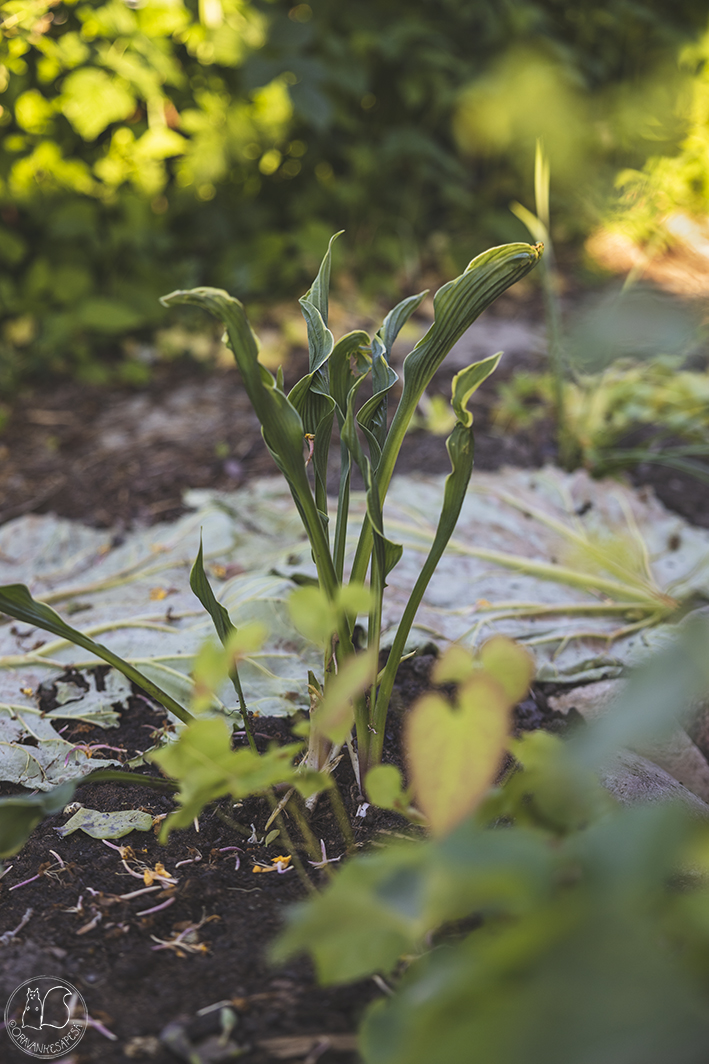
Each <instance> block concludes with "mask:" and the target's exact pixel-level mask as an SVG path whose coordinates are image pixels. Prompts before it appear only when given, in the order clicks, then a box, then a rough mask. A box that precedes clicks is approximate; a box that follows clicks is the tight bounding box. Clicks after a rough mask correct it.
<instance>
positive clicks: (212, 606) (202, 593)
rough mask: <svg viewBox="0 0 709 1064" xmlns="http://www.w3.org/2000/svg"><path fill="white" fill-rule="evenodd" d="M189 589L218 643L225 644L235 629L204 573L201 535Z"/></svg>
mask: <svg viewBox="0 0 709 1064" xmlns="http://www.w3.org/2000/svg"><path fill="white" fill-rule="evenodd" d="M190 587H191V588H192V590H193V592H194V593H195V595H196V596H197V598H198V599H199V601H200V602H201V603H202V605H203V606H204V608H205V610H206V611H207V613H208V614H209V616H210V617H211V618H212V620H213V622H214V627H215V628H216V630H217V635H218V636H219V639H220V641H221V642H222V643H225V642H226V641H227V639H228V638H229V636H230V635H231V633H232V632H235V631H236V629H235V627H234V625H233V624H232V623H231V619H230V617H229V614H228V613H227V611H226V609H225V607H224V606H222V604H221V602H217V599H216V596H215V594H214V592H213V591H212V588H211V585H210V583H209V580H207V574H206V573H205V571H204V554H203V549H202V535H201V533H200V537H199V552H198V554H197V557H196V558H195V562H194V565H193V566H192V571H191V572H190Z"/></svg>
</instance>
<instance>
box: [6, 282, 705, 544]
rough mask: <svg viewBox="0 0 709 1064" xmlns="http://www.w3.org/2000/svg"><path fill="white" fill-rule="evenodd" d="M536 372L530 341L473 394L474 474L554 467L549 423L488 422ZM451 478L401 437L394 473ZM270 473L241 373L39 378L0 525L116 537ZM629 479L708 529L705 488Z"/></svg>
mask: <svg viewBox="0 0 709 1064" xmlns="http://www.w3.org/2000/svg"><path fill="white" fill-rule="evenodd" d="M498 304H500V306H501V316H504V317H506V318H508V319H509V318H512V320H514V315H515V314H518V313H519V308H518V307H516V306H514V305H510V304H509V302H508V303H505V300H504V298H503V299H501V300H499V301H498ZM496 306H497V304H496ZM491 313H492V312H491V311H488V312H487V314H488V315H490V314H491ZM523 313H524V317H523V319H522V321H523V322H526V323H531V322H534V321H535V318H538V317H539V314H540V308H538V307H536V306H535V305H534V304H532V305H530V306H524V307H523ZM476 357H481V356H476ZM541 365H542V363H541V356H540V355H539V353H538V352H537V351H535V348H534V345H533V344H530V349H529V350H528V351H525V352H523V353H517V354H516V355H512V356H511V357H507V356H506V357H505V358H504V359H503V360H502V362H501V364H500V368H499V369H498V370H497V371H496V373H495V374H494V376H493V377H492V378H491V379H490V380H489V381H487V382H486V383H485V384H484V385H483V387H482V388H481V389H480V391H479V393H477V394H476V395H475V396H474V398H473V403H472V409H473V411H474V415H475V421H476V425H477V432H476V444H475V445H476V459H475V462H476V468H477V469H481V470H494V469H498V468H500V467H501V466H505V465H513V466H523V467H536V466H541V465H544V464H545V463H547V462H552V461H554V459H555V457H556V443H555V440H554V433H553V426H552V425H551V423H550V422H548V421H539V422H537V423H535V424H534V425H533V426H532V427H531V428H530V429H529V430H527V431H525V432H518V433H516V434H511V433H505V434H501V433H499V432H498V431H497V430H496V428H495V426H494V424H493V417H492V414H493V410H494V406H495V389H496V386H497V385H498V384H499V383H500V382H501V381H503V380H505V379H509V377H510V376H512V375H514V374H515V373H517V372H519V371H520V370H529V369H540V368H541ZM306 370H307V356H306V354H305V352H304V351H295V352H293V354H292V355H291V358H290V361H289V363H288V365H287V366H286V381H287V384H288V386H292V384H293V383H295V381H296V380H297V379H298V378H299V377H300V376H301V374H302V373H303V372H305V371H306ZM450 378H451V370H450V368H449V367H448V366H447V365H446V363H444V364H443V367H442V369H441V370H440V371H439V373H438V374H437V376H436V378H435V379H434V382H433V384H432V387H431V388H430V389H429V391H430V392H431V393H432V394H433V393H436V392H438V393H440V394H442V395H446V396H448V397H450ZM394 394H396V389H395V391H394ZM362 395H364V393H362ZM392 405H393V404H392ZM631 442H632V441H631ZM637 442H638V441H636V443H637ZM670 442H671V441H670ZM449 471H450V463H449V461H448V456H447V453H446V448H445V443H444V440H443V438H441V437H435V436H431V435H429V434H428V433H427V432H424V431H422V430H416V431H412V432H410V433H409V434H408V436H407V438H406V441H405V444H404V447H403V448H402V452H401V455H400V458H399V462H398V464H397V472H400V473H408V472H420V473H447V472H449ZM276 473H277V470H276V467H275V465H274V463H273V460H272V459H271V457H270V455H269V454H268V452H267V451H266V448H265V445H264V443H263V440H262V438H261V433H260V428H259V424H258V421H257V419H256V417H255V415H254V414H253V412H252V410H251V407H250V405H249V402H248V399H247V397H246V395H245V393H244V391H243V388H242V387H241V383H240V378H239V374H238V371H237V370H236V369H213V368H210V367H209V366H207V365H205V364H204V363H195V362H193V361H187V360H185V361H177V362H172V363H167V364H165V363H163V364H158V365H157V366H156V367H155V368H154V373H153V379H152V381H151V382H150V384H149V385H147V386H145V387H142V388H140V389H135V388H129V387H114V388H107V387H98V386H89V385H85V384H78V383H74V382H71V381H68V382H67V381H63V382H60V383H57V382H48V383H45V384H43V383H41V382H40V383H38V384H36V385H35V386H34V387H32V388H31V389H30V390H28V391H26V392H25V393H24V394H23V395H21V396H20V397H19V398H17V399H16V400H15V402H14V403H13V407H12V412H11V415H10V417H9V419H8V421H7V423H6V424H5V427H4V429H3V431H2V432H0V524H3V523H4V522H6V521H9V520H11V519H12V518H13V517H18V516H20V515H22V514H26V513H49V512H51V513H56V514H59V515H60V516H62V517H69V518H73V519H75V520H79V521H83V522H85V523H87V524H91V525H94V526H98V527H103V528H112V529H114V530H116V532H120V531H121V530H124V529H126V528H130V527H132V526H135V525H136V524H138V525H148V524H153V523H155V522H158V521H172V520H174V519H175V518H176V517H178V516H179V515H180V514H181V513H184V512H185V509H184V507H183V503H182V493H183V492H184V491H185V489H187V488H215V489H219V490H225V491H228V490H233V489H235V488H237V487H239V485H240V484H242V483H244V482H245V481H246V480H248V479H250V478H252V477H260V476H273V475H276ZM629 476H630V479H631V480H632V482H633V483H635V484H637V485H648V486H649V487H651V488H652V489H653V490H654V491H655V493H656V494H657V496H658V497H659V498H660V500H661V501H662V502H664V503H665V505H666V506H668V507H670V508H671V509H673V510H675V511H676V512H677V513H679V514H681V515H682V516H683V517H685V518H686V519H687V520H688V521H691V522H692V523H693V524H696V525H701V526H703V527H705V528H708V527H709V488H707V486H706V484H705V483H702V482H701V481H699V480H697V479H696V478H694V477H692V476H690V475H688V474H685V473H682V472H679V471H677V470H672V469H667V468H665V467H663V466H659V465H649V464H648V465H642V466H638V467H636V468H635V469H634V470H632V471H631V472H630V474H629Z"/></svg>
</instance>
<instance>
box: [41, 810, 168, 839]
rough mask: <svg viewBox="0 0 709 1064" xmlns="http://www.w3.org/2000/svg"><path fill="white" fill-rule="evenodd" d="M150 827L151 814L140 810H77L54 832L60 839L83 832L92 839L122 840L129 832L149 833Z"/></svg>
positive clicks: (151, 821) (151, 824)
mask: <svg viewBox="0 0 709 1064" xmlns="http://www.w3.org/2000/svg"><path fill="white" fill-rule="evenodd" d="M152 826H153V818H152V816H151V814H150V813H145V812H143V810H142V809H121V810H120V811H119V812H117V813H101V812H99V811H98V810H97V809H78V810H77V811H76V813H74V815H73V816H72V817H71V818H70V819H69V820H67V822H66V824H64V826H63V827H60V828H55V829H54V830H55V831H56V833H57V834H58V835H61V837H62V838H64V837H65V836H66V835H72V834H73V833H74V832H75V831H83V832H85V833H86V834H87V835H90V836H91V838H92V839H122V838H123V836H124V835H128V834H129V833H130V832H131V831H150V829H151V827H152Z"/></svg>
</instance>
